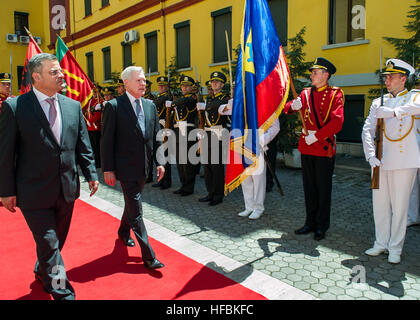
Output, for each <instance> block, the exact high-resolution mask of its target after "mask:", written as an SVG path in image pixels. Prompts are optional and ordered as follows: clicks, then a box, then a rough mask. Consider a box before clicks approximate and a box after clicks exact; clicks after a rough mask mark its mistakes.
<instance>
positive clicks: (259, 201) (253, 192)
mask: <svg viewBox="0 0 420 320" xmlns="http://www.w3.org/2000/svg"><path fill="white" fill-rule="evenodd" d="M260 159H261V158H260ZM261 160H262V161H260V166H263V167H262V170H261V168H259V170H257V174H253V175H250V176H249V177H248V178H246V179H245V180H244V181H243V182H242V192H243V194H244V201H245V210H247V211H253V210H262V211H264V199H265V187H266V186H265V183H266V180H267V177H266V170H267V167H266V164H265V161H264V159H263V158H262V159H261Z"/></svg>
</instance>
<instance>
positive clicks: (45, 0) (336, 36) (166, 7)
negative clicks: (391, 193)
mask: <svg viewBox="0 0 420 320" xmlns="http://www.w3.org/2000/svg"><path fill="white" fill-rule="evenodd" d="M39 2H41V1H39ZM39 2H38V1H31V0H15V1H13V2H10V3H9V4H7V5H5V9H3V11H2V12H0V16H1V17H2V18H1V19H0V21H2V22H1V23H2V24H3V26H2V27H3V28H1V30H3V33H4V34H3V35H2V37H3V39H5V38H6V34H16V32H17V31H18V30H17V29H16V28H17V27H16V21H17V20H16V12H18V13H19V12H20V13H28V16H29V21H28V23H29V29H30V30H31V32H32V33H33V34H34V35H35V36H40V37H41V39H42V45H41V48H42V50H44V51H49V52H53V51H54V43H55V39H56V34H60V36H61V37H62V38H63V39H64V41H65V42H66V44H67V46H68V47H69V49H70V50H72V53H73V55H74V56H75V57H76V59H77V60H78V62H79V64H80V65H81V66H82V67H83V68H84V70H85V71H86V73H87V74H88V75H89V77H90V78H91V79H92V80H93V81H95V82H97V83H99V84H100V85H102V84H105V83H107V82H109V81H110V80H111V73H112V72H121V70H122V69H123V68H124V67H126V66H128V65H131V64H134V65H138V66H142V67H143V68H144V70H145V72H146V75H147V76H148V77H150V80H151V81H152V82H153V85H152V91H156V90H157V86H156V78H157V77H158V76H160V75H164V74H165V71H166V70H167V68H168V66H169V65H170V64H171V63H176V65H177V66H178V68H179V71H180V72H182V73H183V74H186V75H189V76H191V77H193V78H195V77H196V74H197V77H198V78H199V79H198V80H200V79H201V80H202V83H204V82H205V81H207V80H208V79H209V77H210V74H211V73H212V72H213V71H217V70H221V69H222V68H227V67H228V62H227V60H228V59H227V57H228V55H227V49H226V48H227V44H226V36H225V33H227V34H228V44H229V47H230V49H231V52H232V48H236V47H237V46H238V45H239V43H240V40H239V38H240V33H241V26H242V14H243V6H244V0H143V1H139V0H42V5H41V6H40V5H39ZM268 3H269V6H270V8H271V11H272V16H273V19H274V22H275V24H276V28H277V30H278V34H279V37H280V39H281V41H282V44H283V45H284V46H285V49H286V51H287V39H288V38H291V37H293V36H294V35H296V33H297V32H299V31H300V30H301V28H302V27H306V33H305V36H304V39H305V41H306V42H307V44H306V46H305V48H304V50H305V53H306V61H313V60H315V58H316V57H319V56H322V57H324V58H327V59H328V60H330V61H332V62H333V63H334V64H335V65H336V66H337V73H336V75H335V76H333V77H332V79H331V84H333V85H337V86H340V87H342V88H343V90H344V93H345V95H346V106H345V124H344V128H343V132H342V133H341V134H340V136H339V139H340V140H342V141H348V142H360V131H361V126H362V121H361V119H363V118H364V116H365V115H366V114H367V112H368V108H369V106H370V103H371V100H370V99H369V98H368V90H369V89H370V88H372V87H377V86H378V83H379V82H378V77H377V75H376V74H375V71H376V70H378V69H379V65H380V51H381V49H382V52H383V57H384V58H383V61H382V63H384V62H385V59H386V58H390V57H393V56H394V55H395V50H394V48H393V47H392V46H391V45H389V44H388V43H387V42H386V41H385V40H384V39H383V37H384V36H389V37H397V38H407V37H409V36H410V35H409V34H408V33H407V32H406V31H405V29H404V27H403V26H404V25H405V24H406V23H407V13H408V11H409V10H410V6H411V5H415V4H416V0H405V1H398V0H369V1H368V0H293V1H290V0H289V1H288V0H268ZM13 14H15V21H13V17H14V16H13ZM3 43H4V44H5V45H3V44H2V46H1V49H0V53H1V54H2V55H1V56H2V57H3V59H2V61H0V67H1V71H9V70H10V64H9V61H8V60H9V59H8V57H9V54H10V52H12V56H13V65H14V67H13V68H14V69H13V73H14V74H13V76H14V78H15V80H14V88H13V92H14V94H16V93H17V90H16V89H17V79H16V78H17V72H18V69H17V65H23V63H24V58H25V54H26V48H25V46H24V45H22V44H21V43H8V42H6V41H5V40H4V42H3ZM410 63H411V62H410ZM355 128H359V129H360V130H356V129H355Z"/></svg>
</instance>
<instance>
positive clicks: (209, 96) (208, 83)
mask: <svg viewBox="0 0 420 320" xmlns="http://www.w3.org/2000/svg"><path fill="white" fill-rule="evenodd" d="M206 87H207V99H208V98H211V97H213V95H214V94H213V88H212V87H211V80H208V81H206Z"/></svg>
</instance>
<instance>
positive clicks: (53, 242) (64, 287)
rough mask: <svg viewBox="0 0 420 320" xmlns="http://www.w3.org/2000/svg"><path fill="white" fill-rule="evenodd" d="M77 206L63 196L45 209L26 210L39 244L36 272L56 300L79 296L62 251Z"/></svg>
mask: <svg viewBox="0 0 420 320" xmlns="http://www.w3.org/2000/svg"><path fill="white" fill-rule="evenodd" d="M73 207H74V202H71V203H68V202H66V201H65V200H64V197H63V195H62V194H61V193H60V196H59V197H58V199H57V201H56V203H55V205H54V206H53V207H51V208H45V209H26V208H22V209H21V210H22V214H23V216H24V218H25V220H26V223H27V224H28V226H29V229H30V230H31V232H32V235H33V238H34V240H35V243H36V254H37V258H38V261H37V262H36V264H35V270H34V272H35V273H36V274H38V275H39V276H40V278H41V279H42V284H43V286H44V288H45V290H46V291H48V292H50V293H51V295H52V296H53V298H54V299H55V300H73V299H74V296H75V293H74V289H73V287H72V286H71V284H70V282H69V281H68V279H67V275H66V271H65V268H64V262H63V258H62V257H61V249H62V248H63V246H64V243H65V241H66V238H67V234H68V232H69V228H70V222H71V218H72V215H73Z"/></svg>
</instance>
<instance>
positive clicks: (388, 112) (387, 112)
mask: <svg viewBox="0 0 420 320" xmlns="http://www.w3.org/2000/svg"><path fill="white" fill-rule="evenodd" d="M393 116H394V109H391V108H389V107H384V106H380V107H379V108H377V109H376V114H375V118H378V119H380V118H384V119H387V118H392V117H393Z"/></svg>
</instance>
